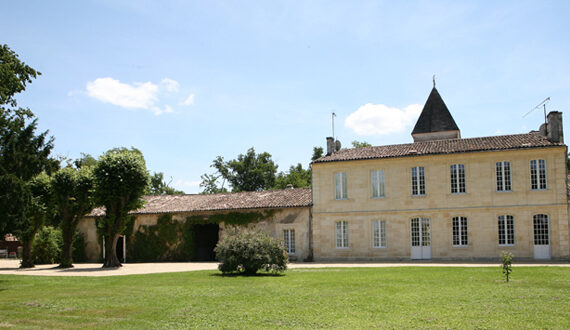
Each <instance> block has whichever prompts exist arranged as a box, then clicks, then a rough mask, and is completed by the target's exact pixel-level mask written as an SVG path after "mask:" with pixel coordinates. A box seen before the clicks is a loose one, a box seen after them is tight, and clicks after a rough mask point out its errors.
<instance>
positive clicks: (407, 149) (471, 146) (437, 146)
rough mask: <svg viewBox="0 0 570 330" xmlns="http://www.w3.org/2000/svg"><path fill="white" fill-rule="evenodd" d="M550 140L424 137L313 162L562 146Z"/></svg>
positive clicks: (537, 135) (345, 151)
mask: <svg viewBox="0 0 570 330" xmlns="http://www.w3.org/2000/svg"><path fill="white" fill-rule="evenodd" d="M562 145H564V144H563V143H553V142H550V141H548V140H547V139H546V137H545V136H543V135H541V134H540V133H539V132H530V133H527V134H514V135H502V136H488V137H478V138H469V139H450V140H436V141H423V142H415V143H407V144H393V145H387V146H378V147H368V148H354V149H341V150H339V151H338V152H336V153H334V154H332V155H329V156H325V157H321V158H319V159H317V160H315V161H313V163H325V162H339V161H348V160H360V159H378V158H393V157H407V156H421V155H437V154H453V153H461V152H476V151H494V150H511V149H526V148H541V147H553V146H562Z"/></svg>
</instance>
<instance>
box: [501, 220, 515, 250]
mask: <svg viewBox="0 0 570 330" xmlns="http://www.w3.org/2000/svg"><path fill="white" fill-rule="evenodd" d="M497 225H498V232H497V235H498V243H499V246H514V245H515V218H514V217H513V216H512V215H509V214H505V215H499V216H498V217H497ZM501 232H502V235H501ZM501 236H503V237H501ZM501 238H502V240H503V243H501Z"/></svg>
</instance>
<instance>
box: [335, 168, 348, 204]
mask: <svg viewBox="0 0 570 330" xmlns="http://www.w3.org/2000/svg"><path fill="white" fill-rule="evenodd" d="M347 186H348V180H347V178H346V172H336V173H335V174H334V199H336V200H343V199H348V187H347Z"/></svg>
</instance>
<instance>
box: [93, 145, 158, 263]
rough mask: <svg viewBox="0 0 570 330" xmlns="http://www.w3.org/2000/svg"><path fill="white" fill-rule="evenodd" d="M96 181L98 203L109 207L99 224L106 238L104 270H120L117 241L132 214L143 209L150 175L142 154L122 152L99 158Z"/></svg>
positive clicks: (128, 151) (95, 191) (112, 152)
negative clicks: (105, 268)
mask: <svg viewBox="0 0 570 330" xmlns="http://www.w3.org/2000/svg"><path fill="white" fill-rule="evenodd" d="M93 177H94V183H95V190H94V194H93V196H94V201H95V203H96V205H102V206H104V207H105V216H103V217H102V218H100V219H98V221H97V227H98V229H99V230H100V232H101V233H102V234H103V235H104V237H105V251H106V254H105V262H104V264H103V267H120V266H121V263H120V262H119V259H118V258H117V252H116V246H117V241H118V240H119V236H120V235H121V234H122V233H123V232H124V231H125V229H126V228H127V225H128V222H129V221H130V220H131V218H130V217H129V211H132V210H136V209H138V208H140V207H141V206H142V205H143V200H142V199H141V197H142V196H143V195H144V193H145V189H146V187H147V186H148V181H149V173H148V171H147V169H146V164H145V161H144V158H143V156H142V154H141V153H140V152H139V151H138V150H136V149H134V148H133V149H131V150H127V149H124V148H119V149H113V150H110V151H108V152H106V153H105V154H104V155H103V156H101V157H100V158H99V162H98V163H97V166H95V168H94V170H93Z"/></svg>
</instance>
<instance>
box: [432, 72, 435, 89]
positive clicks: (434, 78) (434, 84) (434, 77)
mask: <svg viewBox="0 0 570 330" xmlns="http://www.w3.org/2000/svg"><path fill="white" fill-rule="evenodd" d="M432 79H433V88H435V75H433V78H432Z"/></svg>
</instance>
